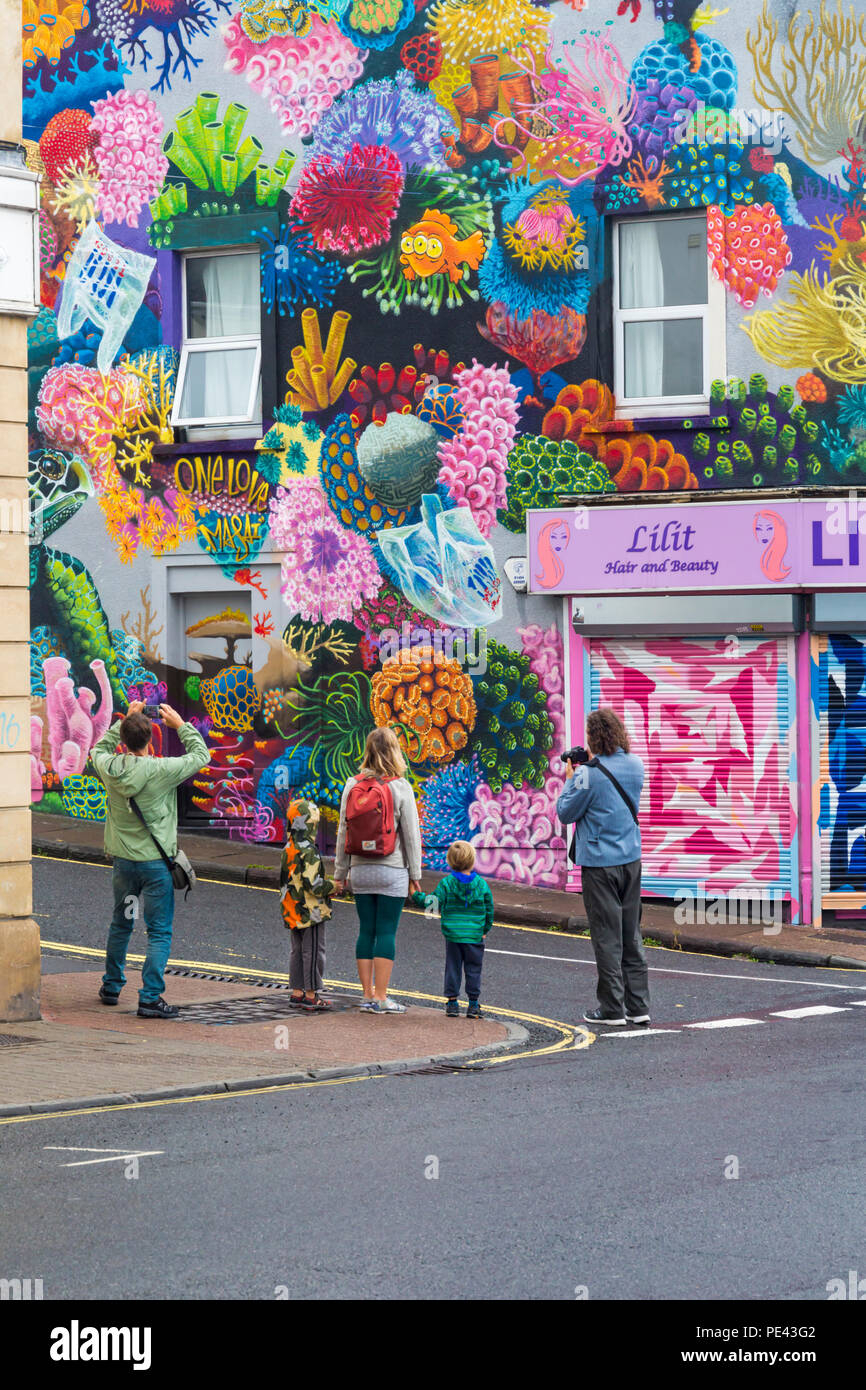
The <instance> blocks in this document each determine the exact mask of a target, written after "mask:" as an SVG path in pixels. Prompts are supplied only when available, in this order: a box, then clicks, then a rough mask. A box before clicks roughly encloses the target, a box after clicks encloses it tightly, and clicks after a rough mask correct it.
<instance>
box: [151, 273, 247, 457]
mask: <svg viewBox="0 0 866 1390" xmlns="http://www.w3.org/2000/svg"><path fill="white" fill-rule="evenodd" d="M183 314H184V322H183V345H182V348H181V356H180V366H179V368H178V376H177V389H176V391H175V397H174V408H173V411H172V419H171V422H172V424H173V425H183V426H185V427H188V428H189V435H190V438H193V439H195V438H204V437H213V435H214V433H215V431H218V432H219V433H220V434H221V435H223V436H231V435H244V434H250V433H253V432H255V431H258V430H259V429H260V427H261V417H262V404H261V396H262V386H261V368H262V345H261V328H260V314H261V300H260V295H259V256H258V252H256V251H247V250H243V251H222V250H220V251H218V252H215V251H206V252H201V253H199V252H191V253H189V254H188V255H185V256H184V258H183Z"/></svg>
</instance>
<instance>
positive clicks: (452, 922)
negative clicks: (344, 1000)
mask: <svg viewBox="0 0 866 1390" xmlns="http://www.w3.org/2000/svg"><path fill="white" fill-rule="evenodd" d="M446 857H447V860H448V867H449V868H450V870H451V872H450V874H446V875H445V877H444V878H443V879H440V881H439V883H437V885H436V891H435V892H434V893H413V894H412V902H413V903H414V904H415V906H416V907H423V908H425V909H427V910H428V911H429V910H430V909H433V910H434V911H435V910H436V908H437V907H438V910H439V912H440V914H441V918H442V935H443V936H444V937H445V997H446V999H447V1003H446V1005H445V1012H446V1014H448V1016H449V1018H456V1017H457V1015H458V1014H459V1013H460V1005H459V1003H458V1001H457V996H458V995H459V993H460V984H461V979H462V977H463V975H464V974H465V976H466V997H467V999H468V1000H469V1007H468V1009H467V1010H466V1017H467V1018H481V1016H482V1014H481V1005H480V1004H479V1002H478V999H479V996H480V994H481V967H482V966H483V964H484V938H485V936H486V935H487V933H488V932H489V931H490V928H491V927H492V926H493V894H492V893H491V891H490V889H489V887H488V886H487V884H486V883H485V881H484V879H483V878H481V877H480V876H479V875H478V874H477V873H476V872H475V850H474V849H473V848H472V846H471V845H470V844H469V843H468V841H466V840H455V841H454V843H453V845H451V846H449V849H448V854H447V856H446Z"/></svg>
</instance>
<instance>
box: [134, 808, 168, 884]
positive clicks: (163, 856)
mask: <svg viewBox="0 0 866 1390" xmlns="http://www.w3.org/2000/svg"><path fill="white" fill-rule="evenodd" d="M129 804H130V806H131V807H132V809H133V811H134V812H135V814H136V815H137V816H138V819H139V820H140V821H141V823H142V825H143V826H144V828H145V830H146V831H147V833H148V835H149V836H150V838H151V839H152V840H153V843H154V844H155V845H156V847H157V849H158V850H159V857H160V859H161V860H162V862H163V863H164V864H165V867H166V868H167V869H168V871H169V873H171V871H172V869H173V868H174V860H173V859H169V857H168V855H167V854H166V852H165V850H164V849H163V847H162V845H161V844H160V843H159V840H158V839H157V838H156V836H155V835H154V833H153V831H152V830H151V828H150V826H149V825H148V823H147V821H146V820H145V819H144V816H143V815H142V813H141V807H140V806H139V804H138V802H137V801H136V799H135V797H134V796H131V797H129Z"/></svg>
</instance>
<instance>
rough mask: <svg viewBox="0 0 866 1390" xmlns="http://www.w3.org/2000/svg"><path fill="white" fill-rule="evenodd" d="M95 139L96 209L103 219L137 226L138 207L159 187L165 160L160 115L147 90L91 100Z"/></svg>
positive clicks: (165, 163)
mask: <svg viewBox="0 0 866 1390" xmlns="http://www.w3.org/2000/svg"><path fill="white" fill-rule="evenodd" d="M92 129H93V130H94V131H96V132H98V135H99V143H98V144H97V145H96V146H95V148H94V151H93V157H94V159H95V160H96V165H97V168H98V170H99V192H98V193H97V195H96V208H97V211H98V212H99V213H100V214H101V215H102V218H103V220H104V221H105V222H123V221H125V222H126V224H127V226H129V227H137V226H138V217H139V213H140V212H141V209H142V207H143V205H144V204H145V203H146V202H148V201H149V200H150V199H151V198H153V197H154V196H155V194H156V193H157V192H158V191H159V189H160V188H161V187H162V181H163V179H164V178H165V175H166V172H167V170H168V160H167V159H166V157H165V155H164V154H163V152H162V117H161V116H160V114H159V112H158V111H157V109H156V104H155V103H154V102H153V101H152V100H151V98H150V97H149V96H148V95H147V93H146V92H142V91H138V92H127V91H123V90H121V91H119V92H112V94H111V95H110V96H107V97H104V98H103V100H102V101H95V102H94V103H93V123H92Z"/></svg>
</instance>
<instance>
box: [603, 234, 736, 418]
mask: <svg viewBox="0 0 866 1390" xmlns="http://www.w3.org/2000/svg"><path fill="white" fill-rule="evenodd" d="M613 261H614V389H615V394H616V402H617V408H618V410H620V411H621V412H622V414H623V415H627V416H638V417H639V416H641V415H644V416H648V415H673V416H685V415H689V414H692V413H695V412H696V411H700V410H701V409H704V410H708V409H709V399H710V383H711V382H712V380H713V379H714V378H716V377H724V375H725V300H724V287H723V285H721V284H720V282H719V281H717V280H716V278H715V276H713V275H712V274H711V273H710V264H709V260H708V257H707V218H706V213H704V212H698V213H686V214H683V215H673V214H669V215H666V216H659V217H637V218H628V219H623V220H622V221H620V222H618V223H617V224H616V225H615V227H614V255H613Z"/></svg>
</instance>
